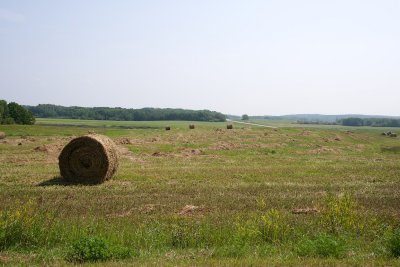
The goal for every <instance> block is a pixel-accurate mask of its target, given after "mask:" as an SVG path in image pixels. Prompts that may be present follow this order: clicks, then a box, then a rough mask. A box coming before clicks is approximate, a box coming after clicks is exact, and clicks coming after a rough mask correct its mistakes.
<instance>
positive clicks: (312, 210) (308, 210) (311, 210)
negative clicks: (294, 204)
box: [292, 208, 319, 214]
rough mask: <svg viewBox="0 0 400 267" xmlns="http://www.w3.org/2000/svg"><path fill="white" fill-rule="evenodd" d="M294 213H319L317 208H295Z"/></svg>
mask: <svg viewBox="0 0 400 267" xmlns="http://www.w3.org/2000/svg"><path fill="white" fill-rule="evenodd" d="M292 213H293V214H315V213H319V210H318V209H317V208H295V209H293V210H292Z"/></svg>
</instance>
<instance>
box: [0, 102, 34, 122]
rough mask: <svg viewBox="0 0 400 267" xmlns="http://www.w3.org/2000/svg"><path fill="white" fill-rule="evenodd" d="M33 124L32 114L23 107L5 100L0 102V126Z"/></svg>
mask: <svg viewBox="0 0 400 267" xmlns="http://www.w3.org/2000/svg"><path fill="white" fill-rule="evenodd" d="M15 123H16V124H34V123H35V117H34V116H33V114H32V112H30V111H29V110H27V109H26V108H24V107H23V106H21V105H19V104H17V103H15V102H11V103H7V101H5V100H0V124H15Z"/></svg>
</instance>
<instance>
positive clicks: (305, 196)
mask: <svg viewBox="0 0 400 267" xmlns="http://www.w3.org/2000/svg"><path fill="white" fill-rule="evenodd" d="M192 123H193V124H195V125H196V129H194V130H189V128H188V126H189V124H192ZM263 123H265V124H268V125H274V126H280V127H282V128H278V129H271V128H263V127H254V126H251V127H250V126H246V125H239V124H234V130H226V128H225V127H226V123H205V122H203V123H198V122H180V121H172V122H111V121H79V120H61V119H57V120H54V119H38V120H37V124H36V125H33V126H19V125H1V126H0V131H3V132H5V133H6V134H7V136H8V137H7V138H6V139H5V141H6V142H5V143H1V140H0V203H2V205H1V207H0V210H2V217H1V221H0V228H1V229H0V242H3V241H4V242H5V244H6V245H2V249H1V250H0V262H1V263H3V264H9V265H21V264H22V265H23V264H27V265H43V264H47V265H64V264H69V262H68V259H69V258H68V255H71V254H69V253H71V248H74V244H75V248H78V250H77V251H78V252H79V251H86V247H87V246H86V245H88V246H89V247H95V248H99V249H100V251H102V248H104V247H111V248H112V249H110V250H114V249H113V248H126V249H127V250H124V249H122V251H123V252H126V251H130V253H128V254H129V257H128V256H127V257H125V256H126V255H128V254H124V253H122V254H118V253H117V252H116V254H115V255H117V256H111V255H109V254H107V253H105V254H101V255H105V256H106V260H107V261H101V262H100V263H98V264H106V265H111V266H113V265H116V266H117V265H121V264H129V265H183V266H185V265H190V266H193V265H206V266H210V265H211V266H213V265H225V266H231V265H266V264H273V265H356V264H361V265H382V266H387V265H400V260H399V259H398V258H396V257H395V255H396V254H395V253H393V251H395V249H393V248H396V246H397V243H398V242H397V241H398V238H397V235H396V234H395V233H397V232H396V231H395V229H398V227H399V225H400V221H399V216H400V210H399V207H400V183H399V180H400V165H399V159H400V153H397V150H396V147H399V146H400V144H399V143H400V139H399V138H389V137H385V136H381V135H380V133H381V132H382V131H386V130H387V129H382V128H364V127H362V128H347V127H343V126H313V127H309V126H308V125H307V126H304V127H303V125H293V124H290V123H287V122H275V121H263ZM278 123H279V124H278ZM167 125H168V126H171V127H172V130H171V131H165V130H164V127H165V126H167ZM88 131H94V132H97V133H101V134H105V135H108V136H110V137H111V138H112V139H114V140H115V141H116V142H118V141H119V140H120V139H121V138H128V139H129V140H130V144H125V145H119V146H120V149H122V152H123V156H122V158H121V164H120V168H119V171H118V173H117V174H116V176H115V177H114V179H113V180H111V181H109V182H106V183H104V184H102V185H95V186H65V185H63V184H62V180H61V179H60V178H58V176H59V170H58V164H57V151H59V150H57V147H58V149H59V148H61V147H62V146H63V145H65V144H66V143H68V141H69V140H70V138H72V137H73V136H78V135H82V134H85V133H87V132H88ZM19 143H21V145H18V144H19ZM38 146H47V147H49V148H52V149H49V150H48V152H43V151H36V150H35V148H36V147H38ZM27 201H30V202H29V203H34V204H35V205H33V207H31V208H26V207H27V206H26V204H25V203H26V202H27ZM186 205H194V206H196V207H197V208H195V209H194V210H193V211H191V212H188V213H184V212H182V211H183V209H184V207H185V206H186ZM24 207H25V208H24ZM296 208H315V209H317V210H318V211H320V212H318V213H309V214H293V213H292V212H291V211H292V210H293V209H296ZM24 209H25V210H27V211H26V213H25V214H28V215H26V216H25V217H23V216H22V217H21V215H18V216H20V217H18V216H16V214H18V211H19V213H20V214H21V213H22V212H21V210H24ZM33 213H34V214H37V215H35V216H30V215H29V214H33ZM23 218H25V219H23ZM29 218H34V219H35V220H30V219H29ZM10 233H13V234H10ZM84 237H88V238H89V241H87V240H86V239H85V240H86V241H85V240H84V241H79V240H81V238H84ZM92 237H93V238H94V240H95V241H93V240H92V239H90V238H92ZM97 237H99V238H100V239H96V238H97ZM396 238H397V239H396ZM2 240H3V241H2ZM90 240H92V241H93V242H92V241H90ZM98 240H100V241H98ZM77 244H79V245H77ZM92 244H94V245H93V246H92ZM99 244H100V245H99ZM80 245H82V247H81V246H80ZM97 245H99V246H97ZM116 250H117V251H118V249H116ZM75 252H76V251H75ZM78 252H77V253H76V254H77V255H81V254H79V253H78ZM85 255H86V254H85ZM88 255H89V256H90V255H92V254H88ZM94 255H97V254H94ZM118 255H122V256H118ZM90 257H91V256H90ZM90 257H89V258H90Z"/></svg>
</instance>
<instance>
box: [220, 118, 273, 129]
mask: <svg viewBox="0 0 400 267" xmlns="http://www.w3.org/2000/svg"><path fill="white" fill-rule="evenodd" d="M226 120H227V121H230V122H234V123H241V124H247V125H253V126H259V127H266V128H272V129H277V128H278V127H275V126H268V125H264V124H258V123H250V122H244V121H233V120H229V119H226Z"/></svg>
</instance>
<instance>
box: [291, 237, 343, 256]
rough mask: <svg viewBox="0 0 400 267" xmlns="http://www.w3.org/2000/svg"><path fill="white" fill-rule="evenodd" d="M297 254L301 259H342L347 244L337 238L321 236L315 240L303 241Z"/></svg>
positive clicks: (307, 239) (305, 239) (298, 246)
mask: <svg viewBox="0 0 400 267" xmlns="http://www.w3.org/2000/svg"><path fill="white" fill-rule="evenodd" d="M296 252H297V254H298V255H299V256H300V257H315V256H317V257H321V258H342V257H343V256H344V254H345V252H346V243H345V241H344V240H343V239H341V238H339V237H337V236H334V235H330V234H320V235H318V236H317V237H316V238H315V239H313V240H311V239H309V238H304V239H303V240H301V241H300V243H299V244H298V245H297V247H296Z"/></svg>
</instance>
